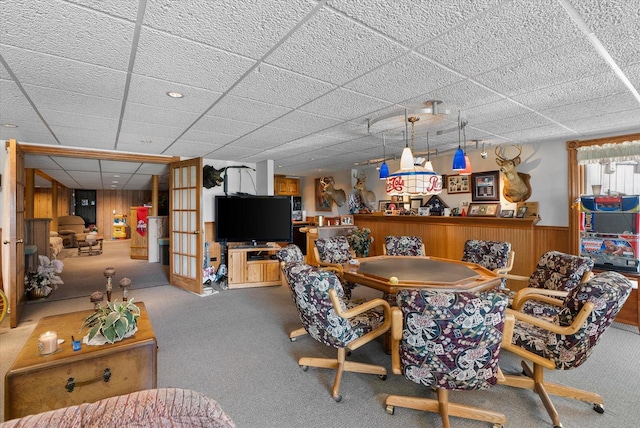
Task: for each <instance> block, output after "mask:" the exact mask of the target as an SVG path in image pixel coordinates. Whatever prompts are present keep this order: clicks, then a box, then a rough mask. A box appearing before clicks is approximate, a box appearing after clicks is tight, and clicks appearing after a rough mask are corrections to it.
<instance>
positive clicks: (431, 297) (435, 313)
mask: <svg viewBox="0 0 640 428" xmlns="http://www.w3.org/2000/svg"><path fill="white" fill-rule="evenodd" d="M397 303H398V306H397V307H393V308H392V327H391V358H392V363H391V364H392V369H393V373H394V374H404V376H405V377H406V378H407V379H408V380H410V381H412V382H415V383H418V384H421V385H424V386H426V387H431V388H432V389H436V390H437V399H432V398H423V397H406V396H397V395H389V396H387V398H386V400H385V405H386V410H387V413H390V414H393V413H394V412H395V406H399V407H406V408H410V409H415V410H422V411H427V412H436V413H440V418H441V419H442V425H443V426H444V427H445V428H448V427H450V422H449V416H456V417H462V418H468V419H474V420H480V421H486V422H492V423H493V424H494V426H501V425H502V424H505V423H506V422H507V418H506V416H505V415H504V414H503V413H500V412H497V411H493V410H488V409H482V408H478V407H472V406H468V405H464V404H458V403H451V402H449V390H482V389H487V388H489V387H491V386H492V385H495V384H496V383H497V382H498V379H499V378H500V377H501V372H500V368H499V366H498V362H499V358H500V348H501V346H503V345H505V344H509V343H511V333H512V329H513V317H512V316H507V315H506V307H507V299H506V297H505V296H504V295H503V294H502V293H497V292H493V291H492V292H485V293H472V292H450V291H437V290H428V289H420V290H416V289H413V290H412V289H403V290H400V291H399V292H398V294H397Z"/></svg>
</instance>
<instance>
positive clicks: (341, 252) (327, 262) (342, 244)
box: [313, 235, 357, 299]
mask: <svg viewBox="0 0 640 428" xmlns="http://www.w3.org/2000/svg"><path fill="white" fill-rule="evenodd" d="M313 253H314V255H315V257H316V260H318V264H319V265H320V266H323V267H331V268H335V269H336V271H337V272H338V275H339V276H340V278H341V279H342V273H343V271H344V269H343V267H342V265H343V264H345V263H348V262H349V260H351V259H353V258H354V256H355V253H354V252H353V250H352V249H351V246H350V245H349V241H348V240H347V237H346V236H344V235H339V236H332V237H329V238H318V239H316V240H315V245H314V246H313ZM356 286H357V284H353V283H346V282H345V283H344V293H345V297H346V298H347V299H350V298H351V292H352V290H353V289H354V288H355V287H356Z"/></svg>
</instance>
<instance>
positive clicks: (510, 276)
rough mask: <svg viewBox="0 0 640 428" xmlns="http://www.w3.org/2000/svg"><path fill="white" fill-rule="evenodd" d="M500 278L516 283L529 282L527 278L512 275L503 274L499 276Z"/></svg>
mask: <svg viewBox="0 0 640 428" xmlns="http://www.w3.org/2000/svg"><path fill="white" fill-rule="evenodd" d="M500 276H501V277H502V278H507V279H514V280H516V281H529V277H528V276H524V275H514V274H512V273H505V274H500Z"/></svg>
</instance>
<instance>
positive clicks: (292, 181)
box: [273, 175, 300, 196]
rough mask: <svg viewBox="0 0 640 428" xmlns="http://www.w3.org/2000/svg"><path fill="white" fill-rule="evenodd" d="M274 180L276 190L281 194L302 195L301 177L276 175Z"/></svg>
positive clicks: (277, 193)
mask: <svg viewBox="0 0 640 428" xmlns="http://www.w3.org/2000/svg"><path fill="white" fill-rule="evenodd" d="M273 180H274V186H273V187H274V192H275V194H276V195H281V196H300V179H299V178H291V177H286V176H284V175H276V176H274V177H273Z"/></svg>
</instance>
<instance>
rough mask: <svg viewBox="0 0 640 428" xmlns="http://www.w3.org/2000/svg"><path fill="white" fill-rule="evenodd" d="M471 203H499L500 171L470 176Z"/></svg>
mask: <svg viewBox="0 0 640 428" xmlns="http://www.w3.org/2000/svg"><path fill="white" fill-rule="evenodd" d="M471 188H472V191H471V200H472V201H496V202H497V201H500V171H487V172H474V173H473V174H471Z"/></svg>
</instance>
